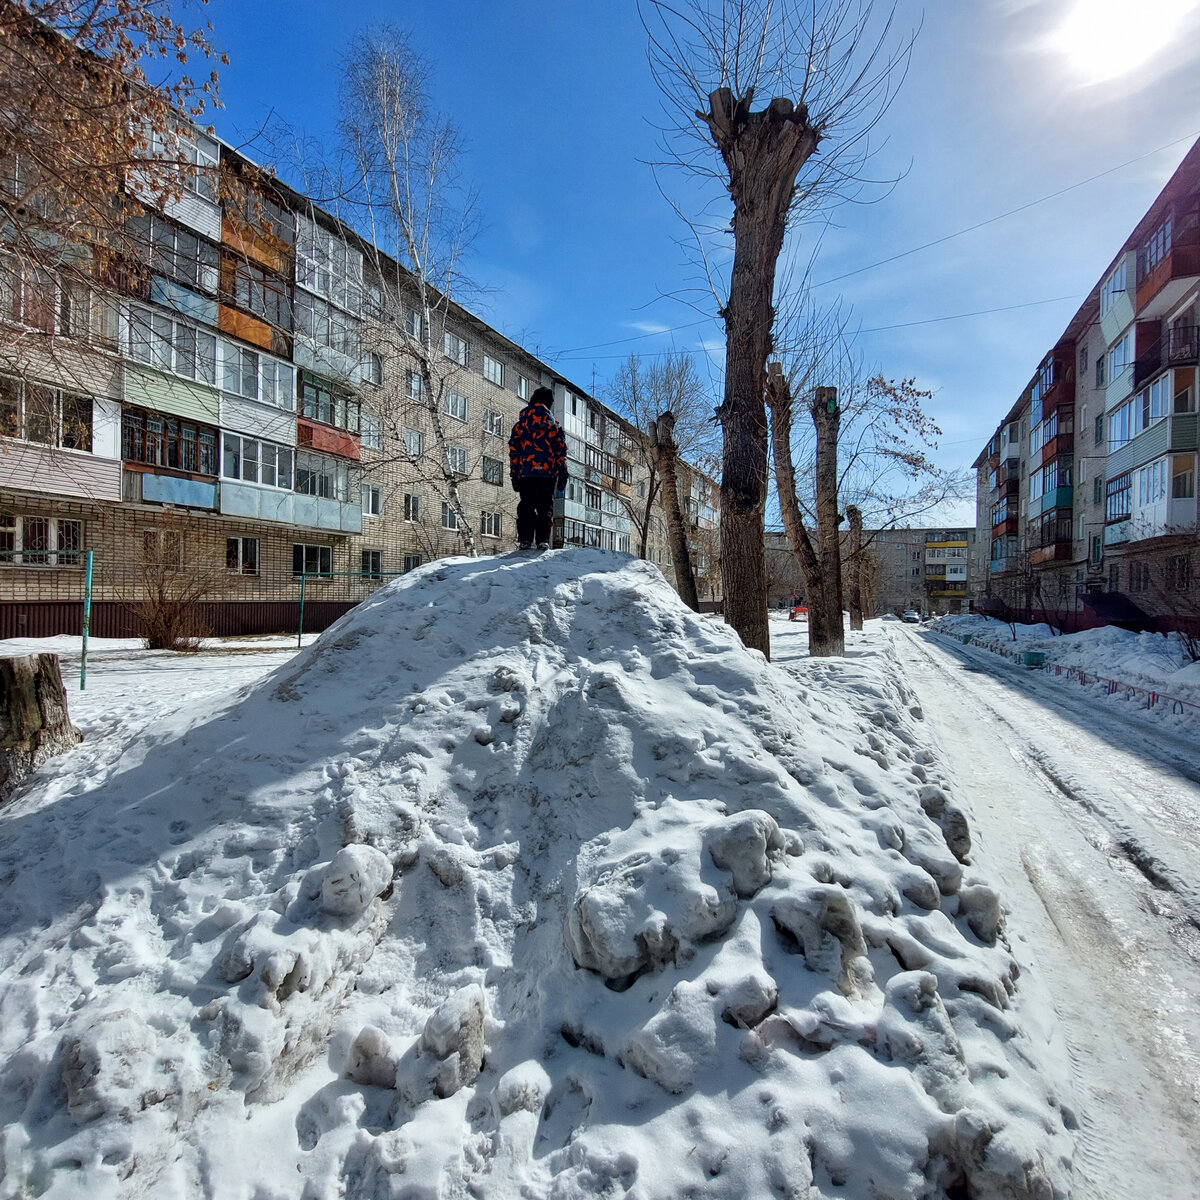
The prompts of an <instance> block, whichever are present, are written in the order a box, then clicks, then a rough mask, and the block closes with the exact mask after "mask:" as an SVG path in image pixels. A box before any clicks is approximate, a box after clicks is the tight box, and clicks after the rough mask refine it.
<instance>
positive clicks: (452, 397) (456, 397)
mask: <svg viewBox="0 0 1200 1200" xmlns="http://www.w3.org/2000/svg"><path fill="white" fill-rule="evenodd" d="M470 410H471V402H470V401H469V400H468V399H467V398H466V396H464V395H463V394H462V393H461V392H451V391H447V392H446V394H445V395H444V396H443V397H442V412H444V413H445V414H446V416H448V417H451V418H453V419H454V420H455V421H465V420H466V419H467V416H468V414H469V413H470Z"/></svg>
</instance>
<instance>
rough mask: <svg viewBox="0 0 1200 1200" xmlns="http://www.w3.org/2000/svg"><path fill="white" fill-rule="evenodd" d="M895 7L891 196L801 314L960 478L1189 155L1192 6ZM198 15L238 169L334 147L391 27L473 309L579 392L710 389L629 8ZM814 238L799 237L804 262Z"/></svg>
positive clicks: (1069, 2) (241, 7)
mask: <svg viewBox="0 0 1200 1200" xmlns="http://www.w3.org/2000/svg"><path fill="white" fill-rule="evenodd" d="M897 7H898V13H899V16H900V18H901V19H902V20H903V21H904V22H905V24H906V25H910V26H911V25H916V24H921V26H922V28H921V33H920V35H919V37H918V39H917V43H916V47H915V51H914V54H913V59H912V64H911V68H910V71H909V74H908V78H907V80H906V82H905V84H904V86H903V89H902V90H901V93H900V95H899V98H898V99H897V101H896V102H895V103H894V104H893V106H892V108H891V109H890V110H889V113H888V114H887V116H886V117H885V118H884V121H883V122H882V124H881V125H880V127H879V129H878V130H877V137H878V140H879V141H880V143H881V149H880V150H879V153H878V156H877V158H876V159H875V161H874V163H873V164H872V170H873V171H875V172H876V173H878V174H879V175H880V176H888V175H892V176H896V175H902V178H901V179H900V181H899V183H898V184H897V185H896V186H895V187H894V188H893V189H892V190H891V191H890V192H888V193H877V194H876V201H875V202H874V203H872V204H851V205H843V206H841V207H840V208H838V209H837V211H836V212H834V213H833V214H832V215H831V224H830V226H829V228H827V230H826V231H825V234H824V236H823V237H822V238H821V240H820V248H819V252H818V257H817V261H816V265H815V269H814V278H815V279H816V280H817V281H824V280H833V279H834V278H835V277H838V276H843V275H846V273H848V272H855V273H854V274H852V275H848V276H847V277H845V278H842V279H840V280H838V281H836V282H830V283H826V284H825V286H823V287H822V288H820V289H819V292H818V295H819V299H820V300H821V301H822V302H824V303H830V302H832V301H834V300H836V299H838V298H839V297H840V298H841V299H842V301H843V303H844V304H845V305H848V306H849V307H850V308H851V309H852V311H853V314H854V321H855V323H856V324H857V325H859V326H860V327H861V329H862V330H863V333H862V334H861V335H860V337H859V342H858V347H859V349H860V350H861V352H862V354H863V355H864V357H865V359H866V361H867V363H868V364H869V365H873V366H877V367H878V368H879V369H880V370H882V371H883V372H884V373H885V374H886V375H888V376H893V377H901V376H915V377H916V380H917V382H918V385H919V386H922V387H927V388H931V389H933V390H934V391H935V397H934V400H933V402H932V404H931V405H930V408H931V411H932V413H933V415H934V416H935V418H936V419H937V420H938V422H939V424H940V425H941V426H942V429H943V430H944V436H943V438H942V442H941V447H940V451H939V455H938V457H939V460H940V461H941V462H942V464H943V465H945V466H965V465H969V464H970V462H971V461H972V460H973V459H974V457H975V455H976V453H977V452H978V450H979V449H980V447H981V446H982V444H983V443H984V442H986V440H987V439H988V437H989V436H990V435H991V433H992V431H993V429H994V428H995V426H996V424H997V423H998V422H999V421H1000V419H1001V418H1002V417H1003V416H1004V414H1005V413H1006V412H1007V410H1008V409H1009V407H1010V406H1011V405H1012V403H1013V402H1014V400H1015V399H1016V398H1017V396H1018V395H1019V394H1020V392H1021V391H1022V389H1023V388H1024V386H1025V384H1026V383H1027V382H1028V380H1029V378H1030V377H1031V376H1032V374H1033V370H1034V368H1035V367H1036V366H1037V364H1038V362H1039V360H1040V359H1041V357H1042V356H1043V354H1044V353H1045V352H1046V351H1047V350H1048V349H1049V347H1050V346H1051V345H1052V344H1053V342H1054V341H1055V340H1056V339H1057V337H1058V335H1059V334H1060V333H1061V332H1062V330H1063V328H1064V327H1065V325H1066V323H1067V321H1068V320H1069V319H1070V317H1071V316H1072V314H1073V313H1074V312H1075V310H1076V308H1077V307H1078V305H1079V303H1080V302H1081V301H1082V299H1083V298H1084V297H1085V296H1086V294H1087V292H1088V291H1089V290H1090V288H1091V287H1092V285H1093V284H1094V283H1095V282H1096V281H1097V279H1098V278H1099V276H1100V274H1101V272H1102V271H1103V270H1104V269H1105V267H1106V266H1107V265H1108V263H1109V261H1110V260H1111V258H1112V257H1113V255H1114V254H1115V252H1116V250H1117V249H1118V247H1119V245H1120V243H1121V242H1122V241H1123V240H1124V239H1125V237H1126V236H1127V235H1128V234H1129V232H1130V231H1131V229H1132V228H1133V226H1134V224H1135V223H1136V222H1137V220H1138V218H1139V217H1140V216H1141V215H1142V213H1143V212H1144V211H1145V209H1146V208H1147V207H1148V206H1149V204H1150V202H1151V201H1152V200H1153V199H1154V197H1155V196H1156V195H1157V193H1158V191H1159V189H1160V188H1161V187H1162V185H1163V183H1165V182H1166V180H1167V178H1168V177H1169V175H1170V174H1171V172H1172V171H1173V170H1174V169H1175V167H1176V166H1177V165H1178V163H1179V161H1180V160H1181V159H1182V158H1183V155H1184V154H1185V152H1186V151H1187V149H1188V148H1189V146H1190V145H1191V143H1192V141H1194V140H1195V138H1196V137H1197V136H1198V135H1200V69H1198V67H1200V61H1198V60H1200V51H1197V50H1196V49H1195V48H1194V47H1197V46H1200V37H1198V34H1200V0H1137V2H1133V0H928V2H927V3H925V4H917V3H910V2H908V0H899V3H898V6H897ZM205 11H206V13H207V16H208V18H209V19H210V20H211V21H212V24H213V27H214V39H215V41H216V43H217V45H218V46H219V47H220V48H221V49H223V50H225V51H226V52H227V53H228V54H229V56H230V59H231V62H230V65H229V66H228V67H226V68H224V69H223V70H222V72H221V94H222V99H223V101H224V104H225V108H224V110H223V111H220V112H217V113H216V114H214V117H213V119H214V124H215V126H216V130H217V132H218V134H220V135H221V136H222V137H223V138H225V139H226V140H227V141H229V142H231V143H233V144H235V145H240V144H243V143H246V142H248V143H249V144H248V145H246V151H247V153H249V154H250V156H251V157H253V158H256V159H258V160H259V161H264V160H266V159H267V158H268V155H266V154H265V153H263V152H262V147H261V146H257V145H256V144H255V143H254V142H253V141H250V139H252V137H253V135H254V133H255V131H256V130H257V129H258V128H259V127H260V126H261V125H262V124H263V123H264V121H266V120H267V119H268V117H269V116H270V114H271V113H272V112H273V113H274V114H275V115H276V116H277V117H278V118H280V119H282V120H284V121H286V122H288V123H289V124H290V125H291V126H293V127H294V128H296V129H297V130H299V131H302V132H303V133H304V134H306V135H308V136H311V137H314V138H317V139H324V140H328V141H330V142H331V141H332V131H333V127H334V123H335V121H336V103H337V84H338V75H339V54H340V53H341V51H342V50H343V48H344V46H345V45H346V43H347V41H348V39H349V38H350V37H351V36H352V35H353V33H355V32H356V31H357V30H359V29H362V28H364V27H368V26H370V25H371V24H373V23H378V22H382V21H390V22H393V23H395V24H397V25H398V26H400V27H402V28H405V29H407V30H408V31H409V33H410V35H411V37H412V41H413V44H414V46H415V47H416V48H417V49H418V50H419V51H420V52H421V53H422V54H423V55H424V56H425V57H426V58H427V60H428V61H429V62H430V64H431V66H432V68H433V90H434V97H435V102H436V104H437V106H438V107H439V108H440V109H441V110H442V111H443V112H444V113H445V114H446V115H447V116H449V117H450V118H451V119H452V120H453V121H454V122H455V124H456V125H457V126H458V128H459V129H460V131H461V133H462V135H463V138H464V142H465V157H464V161H463V164H462V166H463V170H464V173H465V175H466V176H467V178H468V179H469V180H470V181H471V182H472V183H473V185H474V186H475V187H476V188H477V190H478V192H479V198H480V199H479V203H480V213H481V216H482V219H483V223H484V228H483V232H482V233H481V235H480V236H479V238H478V239H477V240H476V242H475V245H474V248H473V252H472V255H471V261H470V263H469V267H470V270H471V273H472V274H473V276H474V277H475V278H476V279H477V280H478V281H479V282H480V283H481V284H482V285H484V286H485V287H486V288H488V289H489V294H488V295H487V296H486V298H485V299H484V300H483V301H482V302H479V303H473V304H472V305H471V307H473V308H475V310H476V311H478V312H480V314H481V315H482V316H484V317H486V318H487V319H488V320H489V321H490V322H491V323H492V324H493V325H495V326H496V327H497V328H499V329H501V330H502V331H503V332H505V333H506V334H508V335H509V336H510V337H512V338H514V339H515V340H518V341H520V342H521V343H522V344H524V345H526V346H528V347H529V348H531V349H533V350H535V351H536V352H537V353H539V354H540V355H541V356H542V357H543V358H544V359H545V360H546V361H548V362H550V363H551V364H553V365H554V366H555V367H556V369H558V370H560V371H561V372H562V373H563V374H564V375H566V376H567V377H568V378H571V379H573V380H575V381H576V382H577V383H579V384H580V385H581V386H582V387H585V388H588V389H589V390H591V389H593V384H594V390H595V391H596V392H597V393H599V394H602V393H603V389H604V384H605V382H606V380H607V379H608V377H609V376H610V374H611V373H612V372H613V371H614V370H615V369H616V367H617V365H618V364H619V362H620V361H621V359H623V358H624V357H625V356H626V355H628V354H629V352H630V351H635V350H636V351H638V352H639V353H642V354H646V355H649V354H654V353H657V352H661V351H663V350H665V349H666V348H669V347H672V346H674V347H679V348H685V349H690V350H694V351H696V352H697V353H698V354H699V355H701V356H703V357H704V361H705V362H707V363H708V364H709V369H710V373H711V374H712V375H713V377H714V379H719V372H720V358H719V349H718V350H717V351H715V352H714V347H717V348H719V346H720V344H721V343H722V341H723V332H722V329H721V326H720V325H719V323H718V322H717V321H716V320H715V319H705V318H707V317H711V314H712V309H713V305H712V304H711V303H710V304H709V305H708V306H707V307H706V308H704V309H702V311H697V309H696V308H695V307H693V306H691V305H690V304H689V303H687V302H686V300H687V299H692V298H694V295H695V293H694V291H689V289H693V288H694V286H695V284H696V282H697V280H696V273H695V269H694V267H693V266H692V264H691V262H690V259H689V256H688V255H687V254H686V253H685V252H684V250H683V249H681V246H680V244H679V243H680V240H681V239H683V238H684V237H685V234H686V231H685V229H684V227H683V226H682V225H681V223H680V221H679V219H678V217H677V216H676V215H675V214H674V213H673V212H672V210H671V208H670V207H669V206H668V204H667V202H666V201H665V200H664V199H663V197H662V196H661V195H660V193H659V190H658V187H657V185H656V183H655V180H654V177H653V174H652V172H651V170H650V168H649V167H648V166H647V165H645V164H646V163H647V161H648V160H652V159H654V158H656V157H658V156H659V152H658V149H657V147H656V131H655V127H654V124H655V122H656V121H658V120H659V119H660V99H659V96H658V93H657V92H656V90H655V87H654V84H653V82H652V80H651V78H650V73H649V70H648V67H647V63H646V53H645V40H646V39H645V35H644V33H643V31H642V28H641V25H640V22H639V19H638V16H637V12H636V10H635V8H634V5H633V4H632V3H631V2H629V3H627V2H625V0H617V2H608V3H599V4H598V3H595V0H592V2H589V3H582V2H579V0H538V2H537V3H534V2H533V0H508V2H507V3H503V4H500V3H495V0H439V2H438V3H434V2H433V0H410V2H409V3H407V4H403V5H401V4H397V3H395V2H394V0H393V2H391V3H388V2H385V0H353V2H351V3H341V4H338V3H332V2H330V0H287V2H284V0H255V2H254V3H248V2H247V0H211V2H210V3H209V5H208V7H207V9H206V10H205ZM1094 176H1100V178H1093V177H1094ZM1087 180H1090V182H1084V181H1087ZM1074 185H1081V186H1074ZM1063 189H1070V190H1068V191H1065V192H1064V193H1063V194H1062V195H1058V196H1056V197H1054V198H1051V199H1044V198H1045V197H1052V196H1054V193H1058V192H1060V191H1062V190H1063ZM1034 201H1041V202H1039V203H1033V204H1032V205H1031V202H1034ZM1024 205H1031V207H1028V208H1025V209H1024V211H1021V212H1019V213H1016V214H1014V215H1011V216H1007V217H1003V219H1000V220H991V218H995V217H999V216H1000V215H1001V214H1004V213H1006V212H1008V211H1009V210H1012V209H1016V208H1018V207H1021V206H1024ZM985 221H990V223H989V224H986V225H984V226H983V227H982V228H979V229H976V230H974V231H973V232H971V233H966V234H963V235H962V236H958V237H953V238H951V240H949V241H945V242H943V243H942V244H940V245H938V246H935V247H932V248H929V249H924V250H920V251H918V252H917V253H913V254H908V255H905V256H904V257H900V258H896V259H895V260H894V261H892V262H889V263H884V264H883V265H876V264H880V263H881V260H884V259H888V258H891V257H893V256H895V255H898V254H901V253H902V252H904V251H908V250H912V249H914V248H916V247H920V246H923V245H924V244H925V243H928V242H932V241H935V240H937V239H941V238H945V237H947V235H951V234H955V233H957V232H958V231H961V230H964V229H966V228H968V227H970V226H974V225H977V224H979V223H980V222H985ZM814 236H815V233H814V232H813V231H804V232H803V234H802V239H801V242H802V249H801V252H802V253H807V251H808V247H809V246H810V245H812V244H814V243H813V238H814ZM862 268H867V269H865V270H863V269H862ZM685 292H686V293H687V296H686V298H684V299H681V298H680V296H681V293H685ZM1018 306H1020V307H1018ZM994 310H1005V311H994ZM973 313H979V314H983V315H978V316H969V317H960V314H973ZM946 318H956V319H946ZM697 322H701V323H700V324H697ZM663 330H667V331H673V332H657V331H663ZM648 333H649V334H650V336H646V335H647V334H648ZM633 339H636V340H633Z"/></svg>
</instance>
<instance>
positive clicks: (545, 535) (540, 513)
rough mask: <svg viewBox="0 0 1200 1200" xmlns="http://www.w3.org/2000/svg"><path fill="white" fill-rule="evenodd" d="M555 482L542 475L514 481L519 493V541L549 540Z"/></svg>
mask: <svg viewBox="0 0 1200 1200" xmlns="http://www.w3.org/2000/svg"><path fill="white" fill-rule="evenodd" d="M554 483H555V481H554V480H553V479H546V478H544V477H543V476H540V475H530V476H528V477H527V478H525V479H517V480H514V481H513V487H514V488H516V491H517V495H518V496H520V497H521V499H520V500H518V501H517V541H518V542H548V541H549V540H550V527H551V525H552V523H553V521H554Z"/></svg>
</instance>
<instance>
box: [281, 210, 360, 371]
mask: <svg viewBox="0 0 1200 1200" xmlns="http://www.w3.org/2000/svg"><path fill="white" fill-rule="evenodd" d="M362 278H363V272H362V255H361V254H360V253H359V251H357V250H356V249H355V248H354V247H353V246H351V245H349V244H348V243H347V242H345V241H343V240H342V238H340V237H339V236H338V235H337V234H336V233H333V232H332V231H331V230H328V229H323V228H322V227H321V226H320V225H317V224H316V223H315V222H313V221H310V220H308V219H307V218H305V217H299V218H298V219H297V221H296V282H297V283H298V284H299V285H300V286H301V287H302V288H307V289H308V290H309V291H310V292H315V293H316V294H317V295H318V296H323V297H324V298H325V299H326V300H329V301H331V302H332V303H334V304H336V305H337V306H338V307H339V308H342V309H345V310H346V311H347V312H351V313H354V314H355V315H357V314H358V313H360V312H361V311H362ZM299 307H300V296H299V295H297V297H296V308H297V310H298V309H299ZM356 324H357V323H356ZM357 357H358V355H357V354H356V355H355V358H357Z"/></svg>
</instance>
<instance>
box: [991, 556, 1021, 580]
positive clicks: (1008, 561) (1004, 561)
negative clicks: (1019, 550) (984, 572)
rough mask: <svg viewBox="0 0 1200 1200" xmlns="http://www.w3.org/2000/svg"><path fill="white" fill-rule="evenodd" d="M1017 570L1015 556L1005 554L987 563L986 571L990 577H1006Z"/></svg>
mask: <svg viewBox="0 0 1200 1200" xmlns="http://www.w3.org/2000/svg"><path fill="white" fill-rule="evenodd" d="M1016 569H1017V556H1016V555H1015V554H1005V555H1004V556H1003V557H1001V558H993V559H992V560H991V562H989V563H988V571H989V572H990V573H991V574H992V575H1007V574H1008V573H1009V572H1010V571H1015V570H1016Z"/></svg>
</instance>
